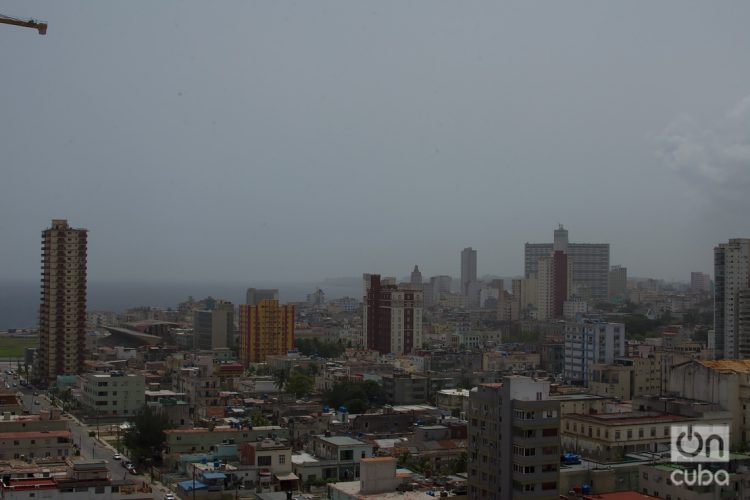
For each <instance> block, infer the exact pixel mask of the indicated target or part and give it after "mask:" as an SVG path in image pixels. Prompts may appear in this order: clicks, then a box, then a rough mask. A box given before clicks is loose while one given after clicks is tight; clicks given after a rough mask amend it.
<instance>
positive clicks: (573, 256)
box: [524, 226, 609, 302]
mask: <svg viewBox="0 0 750 500" xmlns="http://www.w3.org/2000/svg"><path fill="white" fill-rule="evenodd" d="M554 250H561V251H564V252H565V253H566V254H567V255H568V256H569V257H570V263H571V266H572V268H573V293H574V294H575V295H576V296H578V297H580V298H582V299H584V300H593V301H602V302H603V301H606V300H607V296H608V293H609V287H608V281H609V243H568V231H567V229H565V228H563V227H562V226H560V227H559V228H558V229H557V230H556V231H555V243H526V245H525V247H524V272H525V275H526V277H527V278H529V277H531V276H532V275H533V274H536V273H537V271H538V262H539V259H540V258H541V257H546V256H548V255H551V254H552V252H553V251H554Z"/></svg>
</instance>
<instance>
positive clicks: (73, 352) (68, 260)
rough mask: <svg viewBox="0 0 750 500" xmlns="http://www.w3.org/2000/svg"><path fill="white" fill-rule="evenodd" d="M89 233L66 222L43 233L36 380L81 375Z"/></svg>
mask: <svg viewBox="0 0 750 500" xmlns="http://www.w3.org/2000/svg"><path fill="white" fill-rule="evenodd" d="M87 232H88V231H87V230H86V229H74V228H72V227H70V226H68V221H66V220H64V219H54V220H52V227H50V228H49V229H45V230H44V231H42V303H41V306H40V308H39V350H38V351H37V358H36V366H35V378H36V380H37V381H39V382H40V383H42V384H47V383H49V382H50V381H53V380H55V379H56V378H57V376H58V375H76V374H78V373H81V371H82V369H83V361H84V344H85V338H86V243H87V239H86V238H87Z"/></svg>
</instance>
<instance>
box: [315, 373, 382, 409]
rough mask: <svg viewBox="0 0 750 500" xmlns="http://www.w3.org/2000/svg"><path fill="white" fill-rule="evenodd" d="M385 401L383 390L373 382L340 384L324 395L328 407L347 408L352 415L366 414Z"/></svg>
mask: <svg viewBox="0 0 750 500" xmlns="http://www.w3.org/2000/svg"><path fill="white" fill-rule="evenodd" d="M384 400H385V397H384V395H383V388H382V387H381V386H380V384H378V383H377V382H375V381H373V380H365V381H346V382H340V383H338V384H336V385H334V386H333V388H331V389H329V390H328V391H326V392H325V393H324V394H323V401H324V402H325V403H326V404H327V405H328V406H331V407H333V408H338V407H339V406H346V407H347V409H348V410H349V412H350V413H364V412H365V411H367V409H368V408H370V407H372V406H380V405H381V404H383V402H384ZM355 410H356V411H355Z"/></svg>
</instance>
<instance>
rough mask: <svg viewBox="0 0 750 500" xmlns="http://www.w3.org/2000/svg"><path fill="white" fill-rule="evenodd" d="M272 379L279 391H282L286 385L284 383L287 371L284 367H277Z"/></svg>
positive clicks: (287, 378) (287, 375) (286, 378)
mask: <svg viewBox="0 0 750 500" xmlns="http://www.w3.org/2000/svg"><path fill="white" fill-rule="evenodd" d="M273 379H274V381H275V382H276V387H278V388H279V391H283V390H284V386H286V383H287V381H288V380H289V371H288V370H285V369H284V368H279V369H278V370H276V371H275V372H273Z"/></svg>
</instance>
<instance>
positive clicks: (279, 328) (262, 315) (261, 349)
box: [239, 299, 294, 366]
mask: <svg viewBox="0 0 750 500" xmlns="http://www.w3.org/2000/svg"><path fill="white" fill-rule="evenodd" d="M293 347H294V306H293V305H289V304H287V305H281V304H279V301H278V300H270V299H263V300H261V301H260V303H258V304H257V305H253V304H244V305H241V306H240V337H239V352H240V361H241V362H242V363H243V364H244V365H245V366H247V365H248V363H261V362H263V361H265V359H266V356H269V355H279V354H286V353H287V352H288V351H289V350H291V349H292V348H293Z"/></svg>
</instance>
